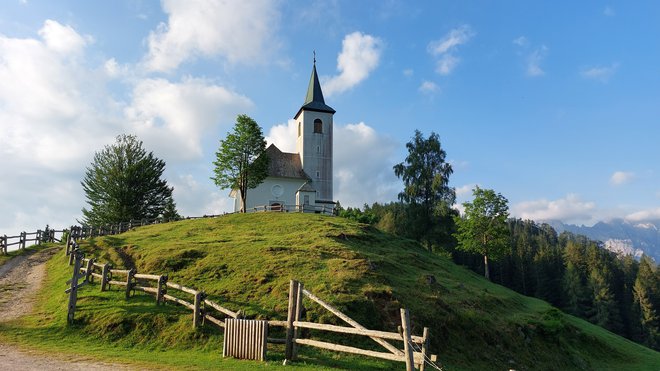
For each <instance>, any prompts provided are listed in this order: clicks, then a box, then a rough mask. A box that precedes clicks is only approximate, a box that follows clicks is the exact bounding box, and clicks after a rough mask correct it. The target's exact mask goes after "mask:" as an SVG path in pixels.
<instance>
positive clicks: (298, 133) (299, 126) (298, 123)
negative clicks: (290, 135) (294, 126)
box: [298, 123, 300, 136]
mask: <svg viewBox="0 0 660 371" xmlns="http://www.w3.org/2000/svg"><path fill="white" fill-rule="evenodd" d="M298 136H300V123H298Z"/></svg>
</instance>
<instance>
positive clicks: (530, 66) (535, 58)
mask: <svg viewBox="0 0 660 371" xmlns="http://www.w3.org/2000/svg"><path fill="white" fill-rule="evenodd" d="M547 55H548V47H547V46H545V45H541V46H540V47H538V48H536V49H534V51H532V52H531V53H530V54H529V55H528V56H527V76H531V77H537V76H543V75H545V71H544V70H543V68H541V62H543V60H544V59H545V57H546V56H547Z"/></svg>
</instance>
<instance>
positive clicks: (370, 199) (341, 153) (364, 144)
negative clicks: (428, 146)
mask: <svg viewBox="0 0 660 371" xmlns="http://www.w3.org/2000/svg"><path fill="white" fill-rule="evenodd" d="M334 145H335V152H334V166H335V170H334V173H335V192H334V193H335V194H334V196H335V199H337V200H339V201H340V202H341V204H342V205H344V206H356V207H362V205H363V204H365V203H367V204H372V203H374V202H390V201H394V200H396V196H397V194H398V192H399V191H400V190H401V188H402V185H401V184H400V181H399V180H398V179H397V178H396V176H395V175H394V170H392V166H394V163H395V160H394V156H395V154H396V151H397V148H398V147H399V145H398V143H396V142H395V141H394V140H392V139H390V138H388V137H386V136H384V135H382V134H379V133H377V132H376V131H375V130H374V129H373V128H372V127H371V126H368V125H366V124H365V123H364V122H360V123H358V124H348V125H346V126H336V127H335V135H334ZM357 158H359V159H360V161H356V160H355V159H357Z"/></svg>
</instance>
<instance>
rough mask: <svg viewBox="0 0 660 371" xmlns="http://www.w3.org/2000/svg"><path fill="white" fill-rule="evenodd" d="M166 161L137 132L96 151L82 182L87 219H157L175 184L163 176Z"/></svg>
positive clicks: (92, 222)
mask: <svg viewBox="0 0 660 371" xmlns="http://www.w3.org/2000/svg"><path fill="white" fill-rule="evenodd" d="M164 170H165V161H163V160H160V159H158V158H156V157H155V156H154V155H153V153H152V152H149V153H147V151H146V150H145V149H144V148H143V147H142V141H140V140H138V139H137V137H136V136H134V135H126V134H123V135H119V136H117V140H116V142H115V143H114V144H113V145H108V146H105V147H104V148H103V150H101V151H99V152H96V154H94V160H93V161H92V164H91V166H89V167H88V168H87V170H86V172H85V177H84V179H83V181H82V182H81V184H82V186H83V190H84V191H85V194H86V197H87V203H88V204H89V207H90V208H89V209H86V208H83V209H82V213H83V223H85V224H88V225H103V224H112V223H119V222H124V221H128V220H131V219H153V218H157V217H158V216H160V215H161V214H162V213H163V211H164V210H165V206H166V203H167V201H168V199H171V198H172V188H171V187H169V186H168V185H167V182H166V181H165V180H164V179H162V178H161V177H162V175H163V171H164Z"/></svg>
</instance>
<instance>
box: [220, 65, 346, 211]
mask: <svg viewBox="0 0 660 371" xmlns="http://www.w3.org/2000/svg"><path fill="white" fill-rule="evenodd" d="M334 113H335V110H334V109H332V108H331V107H330V106H328V105H327V104H325V100H324V99H323V92H322V91H321V84H320V83H319V78H318V75H317V73H316V59H315V60H314V64H313V67H312V76H311V77H310V79H309V86H308V88H307V95H306V97H305V103H303V105H302V107H300V109H299V110H298V112H297V113H296V115H295V116H294V117H293V118H294V120H295V122H296V126H297V138H296V153H287V152H282V151H281V150H280V149H279V148H277V146H276V145H275V144H271V145H270V146H268V148H267V149H266V155H267V156H268V157H269V158H270V163H269V167H268V177H267V178H266V179H265V180H264V181H263V183H261V184H260V185H258V186H257V187H256V188H253V189H249V190H248V191H247V200H246V203H247V204H246V209H247V211H248V212H250V211H257V210H264V209H265V210H273V211H302V212H323V213H330V212H332V211H333V210H334V206H335V202H334V201H333V197H332V118H333V115H334ZM229 196H230V197H233V198H234V211H240V209H241V199H240V195H239V193H238V190H232V191H231V193H230V195H229Z"/></svg>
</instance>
